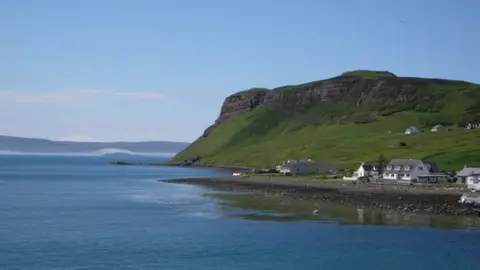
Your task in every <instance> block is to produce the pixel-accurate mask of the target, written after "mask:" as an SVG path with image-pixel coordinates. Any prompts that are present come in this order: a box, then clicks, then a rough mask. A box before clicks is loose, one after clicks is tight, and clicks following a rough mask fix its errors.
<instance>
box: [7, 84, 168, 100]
mask: <svg viewBox="0 0 480 270" xmlns="http://www.w3.org/2000/svg"><path fill="white" fill-rule="evenodd" d="M114 97H125V98H137V99H139V98H140V99H163V98H165V96H164V95H163V94H160V93H158V92H117V91H110V90H97V89H89V88H84V89H77V90H64V91H13V90H2V89H0V103H39V104H65V103H71V102H75V103H81V102H85V101H89V100H93V99H95V100H98V99H100V98H108V99H109V98H114Z"/></svg>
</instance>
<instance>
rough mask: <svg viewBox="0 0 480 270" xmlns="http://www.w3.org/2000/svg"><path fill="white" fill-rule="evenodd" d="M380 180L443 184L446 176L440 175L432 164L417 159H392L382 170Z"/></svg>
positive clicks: (446, 178)
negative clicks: (440, 182)
mask: <svg viewBox="0 0 480 270" xmlns="http://www.w3.org/2000/svg"><path fill="white" fill-rule="evenodd" d="M382 178H383V179H385V180H396V181H406V182H411V181H414V182H416V181H419V182H439V181H442V182H445V181H447V180H448V176H447V175H445V174H442V173H441V171H440V169H439V168H438V167H437V165H436V164H435V163H434V162H431V161H422V160H417V159H394V160H392V161H390V162H389V163H388V164H387V166H386V167H385V169H384V172H383V175H382Z"/></svg>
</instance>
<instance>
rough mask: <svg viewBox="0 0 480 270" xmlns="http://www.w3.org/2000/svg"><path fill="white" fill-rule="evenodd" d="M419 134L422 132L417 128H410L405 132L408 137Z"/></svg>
mask: <svg viewBox="0 0 480 270" xmlns="http://www.w3.org/2000/svg"><path fill="white" fill-rule="evenodd" d="M417 133H420V130H419V129H418V128H416V127H413V126H412V127H409V128H407V129H406V130H405V134H406V135H411V134H417Z"/></svg>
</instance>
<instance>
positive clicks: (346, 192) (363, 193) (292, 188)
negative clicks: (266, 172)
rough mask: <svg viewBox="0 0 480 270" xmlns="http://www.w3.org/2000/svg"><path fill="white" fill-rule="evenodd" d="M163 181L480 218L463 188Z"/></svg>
mask: <svg viewBox="0 0 480 270" xmlns="http://www.w3.org/2000/svg"><path fill="white" fill-rule="evenodd" d="M161 181H163V182H168V183H180V184H195V185H201V186H205V187H209V188H214V189H220V190H229V191H247V192H258V193H264V194H271V195H277V196H287V197H289V198H294V199H298V200H313V201H325V202H333V203H339V204H349V205H355V206H362V207H370V208H377V209H385V210H399V211H403V212H422V213H430V214H435V215H478V213H477V212H476V211H475V210H473V209H472V208H470V207H467V206H464V205H461V204H459V203H458V200H459V198H460V196H461V195H462V194H463V193H464V192H465V191H466V190H465V189H464V188H462V187H447V186H433V185H432V186H410V185H401V184H372V183H357V184H355V183H350V182H345V181H338V180H331V181H330V180H328V181H312V180H300V179H298V180H295V179H279V178H278V179H277V178H263V177H250V178H242V177H230V176H227V177H214V178H187V179H167V180H161Z"/></svg>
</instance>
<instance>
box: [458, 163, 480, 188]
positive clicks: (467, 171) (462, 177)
mask: <svg viewBox="0 0 480 270" xmlns="http://www.w3.org/2000/svg"><path fill="white" fill-rule="evenodd" d="M473 174H480V167H471V166H467V165H465V166H464V167H463V169H461V170H460V171H458V172H457V175H456V176H457V183H458V184H465V183H466V182H467V177H468V176H470V175H473Z"/></svg>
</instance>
